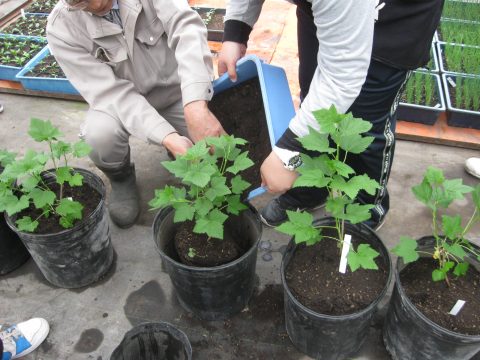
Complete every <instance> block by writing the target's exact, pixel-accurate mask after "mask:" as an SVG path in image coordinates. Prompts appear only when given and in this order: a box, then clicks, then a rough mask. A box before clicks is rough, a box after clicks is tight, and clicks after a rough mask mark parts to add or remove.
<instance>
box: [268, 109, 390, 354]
mask: <svg viewBox="0 0 480 360" xmlns="http://www.w3.org/2000/svg"><path fill="white" fill-rule="evenodd" d="M313 115H314V116H315V119H316V120H317V122H318V125H319V128H320V129H321V131H317V130H315V129H313V128H310V133H309V135H307V136H305V137H302V138H299V139H298V140H299V141H300V143H301V144H302V145H303V147H304V149H306V150H307V151H312V152H314V153H312V155H313V154H316V155H315V156H308V155H306V154H301V158H302V161H303V165H302V166H300V167H299V168H298V171H299V173H300V176H299V177H298V178H297V180H296V181H295V184H294V187H305V186H307V187H318V188H325V189H327V191H328V196H327V198H326V203H325V204H326V206H325V209H326V211H327V213H329V214H330V215H331V216H332V217H331V218H327V219H322V220H317V221H313V217H312V215H311V214H309V213H306V212H295V211H288V212H287V214H288V221H287V222H285V223H284V224H282V225H280V226H279V227H277V230H279V231H280V232H282V233H285V234H288V235H292V236H293V238H292V240H291V241H290V243H289V246H288V248H287V251H286V253H285V255H284V258H283V261H282V266H281V277H282V283H283V287H284V294H285V295H284V298H285V323H286V328H287V332H288V335H289V337H290V339H291V340H292V342H293V344H294V345H295V346H296V347H297V348H298V349H299V350H301V351H302V352H304V353H306V354H307V355H309V356H311V357H313V358H315V359H329V360H330V359H346V358H347V357H349V356H351V355H352V354H354V353H355V352H356V351H357V350H358V349H359V348H360V346H361V345H362V343H363V342H364V340H365V339H366V336H367V333H368V328H369V326H370V323H371V320H372V317H373V315H374V314H375V312H376V310H377V307H378V303H379V301H380V300H381V298H382V297H383V296H384V295H385V293H386V291H387V288H388V284H389V282H390V278H391V263H390V257H389V254H388V251H387V249H386V248H385V246H384V245H383V243H382V241H381V240H380V238H379V237H378V236H377V235H376V234H375V232H374V231H373V230H372V229H371V228H369V227H368V226H366V225H364V224H362V222H364V221H366V220H368V219H370V216H371V215H370V210H371V209H372V208H373V205H367V204H359V203H356V202H355V200H356V197H357V194H358V193H359V192H360V191H366V192H367V193H369V194H374V193H375V191H376V189H377V188H378V183H377V182H376V181H375V180H372V179H370V178H369V177H368V176H367V175H365V174H355V171H354V170H353V169H352V168H351V167H350V166H349V165H347V164H346V160H347V158H348V155H349V154H359V153H362V152H363V151H365V149H366V148H367V147H368V146H369V144H370V143H371V142H372V141H373V138H372V137H369V136H363V134H364V133H365V132H367V131H368V130H369V129H370V128H371V127H372V125H371V124H370V123H369V122H367V121H364V120H362V119H357V118H354V117H353V116H352V114H351V113H349V114H338V113H337V112H336V110H335V108H334V107H333V106H332V107H331V108H330V109H328V110H327V109H322V110H318V111H315V112H313ZM333 144H334V145H333Z"/></svg>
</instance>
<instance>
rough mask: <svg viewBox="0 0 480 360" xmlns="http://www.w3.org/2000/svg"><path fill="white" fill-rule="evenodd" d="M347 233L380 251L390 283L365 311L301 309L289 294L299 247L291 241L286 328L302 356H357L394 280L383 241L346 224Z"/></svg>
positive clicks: (333, 359) (330, 359) (331, 359)
mask: <svg viewBox="0 0 480 360" xmlns="http://www.w3.org/2000/svg"><path fill="white" fill-rule="evenodd" d="M331 222H332V220H331V218H329V219H321V220H317V221H316V222H315V225H326V224H331ZM346 226H347V230H348V231H347V232H348V233H349V234H352V235H354V236H355V237H360V238H364V239H366V238H368V239H370V240H371V241H372V242H373V243H374V245H373V247H374V248H376V249H377V250H379V252H380V256H381V257H382V258H383V259H384V260H385V262H386V265H387V266H388V269H389V270H388V279H387V281H386V284H385V287H384V288H383V290H382V292H381V293H380V294H379V296H378V297H377V298H376V299H375V301H373V302H372V303H371V304H370V305H369V306H368V307H366V308H365V309H363V310H361V311H359V312H356V313H353V314H348V315H338V316H332V315H324V314H319V313H317V312H315V311H313V310H311V309H309V308H307V307H306V306H304V305H302V304H301V303H300V302H299V301H298V300H297V299H296V298H295V297H294V295H293V294H292V292H291V291H290V289H289V287H288V285H287V281H286V278H285V271H286V268H287V266H288V264H289V262H290V260H291V259H292V257H293V256H294V255H295V251H296V249H297V245H296V244H295V241H294V240H293V239H292V240H291V241H290V243H289V245H288V248H287V251H286V252H285V255H284V257H283V260H282V266H281V277H282V284H283V293H284V302H285V326H286V329H287V333H288V336H289V337H290V340H291V341H292V343H293V345H295V347H296V348H297V349H298V350H300V351H301V352H303V353H305V354H307V355H308V356H310V357H312V358H314V359H319V360H341V359H347V358H349V357H350V356H352V355H353V354H355V353H356V352H357V351H358V350H359V349H360V347H361V346H362V344H363V343H364V341H365V339H366V338H367V335H368V330H369V328H370V325H371V322H372V320H373V316H374V315H375V312H376V311H377V310H378V304H379V302H380V300H381V299H382V298H383V297H384V296H385V294H386V292H387V289H388V286H389V284H390V280H391V278H392V263H391V260H390V255H389V253H388V250H387V249H386V248H385V246H384V245H383V242H382V240H381V239H380V238H379V237H378V235H377V234H376V233H375V232H374V231H373V230H372V229H371V228H369V227H368V226H365V225H363V224H357V225H351V224H348V223H347V224H346Z"/></svg>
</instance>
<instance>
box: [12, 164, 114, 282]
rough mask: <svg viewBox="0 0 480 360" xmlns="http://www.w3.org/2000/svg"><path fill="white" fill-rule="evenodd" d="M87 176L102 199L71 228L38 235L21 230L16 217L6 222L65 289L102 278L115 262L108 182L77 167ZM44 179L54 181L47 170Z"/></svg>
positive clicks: (46, 273)
mask: <svg viewBox="0 0 480 360" xmlns="http://www.w3.org/2000/svg"><path fill="white" fill-rule="evenodd" d="M74 171H75V172H77V173H80V174H81V175H82V176H83V177H84V180H83V181H84V183H86V184H89V185H90V186H91V187H92V188H94V189H95V190H97V191H98V192H99V193H100V194H101V196H102V198H101V200H100V202H99V204H98V205H97V207H96V208H95V210H94V211H93V212H92V213H91V214H90V215H89V216H88V217H86V218H84V219H83V220H82V221H81V222H79V223H77V224H76V225H75V226H74V227H73V228H71V229H65V230H63V231H60V232H58V233H55V234H35V233H27V232H22V231H19V230H18V229H17V228H16V226H15V217H9V216H7V218H6V219H7V223H8V226H10V228H11V229H12V230H13V231H15V232H16V233H17V234H18V235H19V236H20V239H21V240H22V241H23V243H24V244H25V246H26V247H27V249H28V251H29V252H30V254H31V255H32V257H33V260H34V261H35V263H36V264H37V265H38V267H39V269H40V271H41V272H42V274H43V275H44V276H45V278H46V279H47V280H48V281H49V282H51V283H52V284H53V285H55V286H58V287H62V288H79V287H82V286H86V285H89V284H91V283H93V282H95V281H97V280H98V279H100V278H101V277H102V276H103V275H104V274H105V273H106V272H107V271H108V269H109V268H110V266H111V265H112V261H113V247H112V244H111V241H110V226H109V217H108V214H107V211H106V207H105V185H104V184H103V181H102V179H101V178H100V177H98V176H97V175H95V174H94V173H92V172H90V171H87V170H84V169H74ZM42 177H43V178H44V180H45V182H46V183H47V184H48V183H52V182H54V181H55V175H54V174H53V173H50V172H46V173H45V174H44V175H42Z"/></svg>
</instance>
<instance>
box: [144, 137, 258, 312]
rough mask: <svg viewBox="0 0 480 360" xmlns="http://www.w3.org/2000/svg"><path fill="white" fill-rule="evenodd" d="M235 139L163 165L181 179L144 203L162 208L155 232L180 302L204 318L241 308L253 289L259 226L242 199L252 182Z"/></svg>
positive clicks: (211, 141)
mask: <svg viewBox="0 0 480 360" xmlns="http://www.w3.org/2000/svg"><path fill="white" fill-rule="evenodd" d="M245 143H246V141H245V140H243V139H240V138H235V137H233V136H227V135H225V136H222V137H219V138H207V139H206V140H203V141H200V142H198V143H196V144H195V145H194V146H193V147H192V148H190V149H189V150H188V151H187V153H186V154H185V155H183V156H178V157H177V158H176V159H175V160H174V161H166V162H163V163H162V164H163V165H164V166H165V168H166V169H167V170H168V171H170V172H171V173H172V174H174V175H175V176H176V177H178V178H180V180H181V183H182V184H183V185H182V187H174V186H170V185H167V186H165V187H164V188H163V189H161V190H156V191H155V197H154V198H153V199H152V200H151V201H150V202H149V205H150V206H151V207H152V208H153V209H162V210H161V211H160V212H159V213H158V214H157V216H156V217H155V220H154V223H153V235H154V240H155V243H156V245H157V248H158V250H159V252H160V256H161V258H162V261H163V262H164V265H165V267H166V269H167V271H168V273H169V275H170V279H171V280H172V283H173V286H174V288H175V291H176V294H177V297H178V299H179V301H180V304H182V306H183V307H184V308H185V309H186V310H188V311H190V312H193V313H195V314H196V315H197V316H199V317H200V318H202V319H206V320H217V319H222V318H226V317H228V316H230V315H232V314H234V313H236V312H239V311H241V310H242V309H243V308H244V307H245V306H246V304H247V303H248V300H249V299H250V297H251V295H252V293H253V288H254V277H255V266H256V254H257V243H258V241H259V240H260V237H261V233H262V227H261V225H260V223H259V219H258V217H257V216H256V214H255V213H254V212H253V211H252V210H251V209H250V208H248V207H247V206H246V205H245V204H244V203H243V202H242V199H243V197H244V195H245V194H244V192H245V190H246V189H247V188H248V187H249V186H250V184H249V183H248V182H246V181H245V180H243V179H242V176H241V175H240V173H241V172H242V171H243V170H245V169H247V168H249V167H251V166H252V165H253V162H252V161H251V160H250V159H249V158H248V153H247V152H246V151H242V150H241V149H240V147H241V146H243V145H244V144H245Z"/></svg>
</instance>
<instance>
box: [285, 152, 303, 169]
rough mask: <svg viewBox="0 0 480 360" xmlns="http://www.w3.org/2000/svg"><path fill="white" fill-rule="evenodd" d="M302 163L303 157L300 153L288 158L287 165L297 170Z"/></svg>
mask: <svg viewBox="0 0 480 360" xmlns="http://www.w3.org/2000/svg"><path fill="white" fill-rule="evenodd" d="M302 164H303V161H302V157H301V156H300V155H295V156H292V157H291V158H290V159H289V160H288V164H287V167H288V168H289V169H292V170H295V169H296V168H298V167H299V166H300V165H302Z"/></svg>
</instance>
